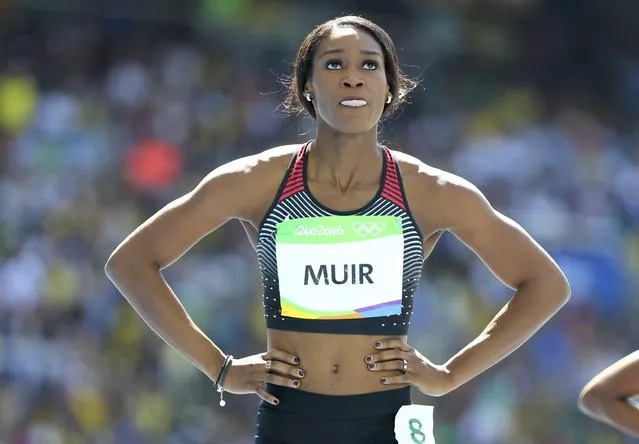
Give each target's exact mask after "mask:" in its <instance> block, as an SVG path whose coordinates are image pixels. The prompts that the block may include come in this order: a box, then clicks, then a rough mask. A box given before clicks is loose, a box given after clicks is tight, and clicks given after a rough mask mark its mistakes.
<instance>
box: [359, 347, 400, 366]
mask: <svg viewBox="0 0 639 444" xmlns="http://www.w3.org/2000/svg"><path fill="white" fill-rule="evenodd" d="M406 355H407V353H406V352H403V351H401V350H399V349H397V348H394V349H392V350H385V351H382V352H379V353H375V354H372V355H368V356H365V357H364V361H365V362H367V363H371V362H383V361H394V360H395V359H399V360H402V359H406Z"/></svg>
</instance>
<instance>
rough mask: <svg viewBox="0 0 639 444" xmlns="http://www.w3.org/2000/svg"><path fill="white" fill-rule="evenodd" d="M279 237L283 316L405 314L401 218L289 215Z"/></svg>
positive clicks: (277, 240) (358, 316) (352, 317)
mask: <svg viewBox="0 0 639 444" xmlns="http://www.w3.org/2000/svg"><path fill="white" fill-rule="evenodd" d="M275 242H276V247H277V248H276V251H277V269H278V278H279V287H280V304H281V309H282V315H283V316H288V317H294V318H302V319H357V318H370V317H378V316H387V315H395V314H400V313H401V309H402V278H403V267H404V265H403V264H404V236H403V230H402V220H401V218H399V217H394V216H328V217H314V218H305V219H296V220H285V221H283V222H281V223H279V224H278V225H277V232H276V237H275Z"/></svg>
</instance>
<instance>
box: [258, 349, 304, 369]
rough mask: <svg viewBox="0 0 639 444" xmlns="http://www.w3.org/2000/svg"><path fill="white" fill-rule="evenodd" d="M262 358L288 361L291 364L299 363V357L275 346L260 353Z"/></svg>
mask: <svg viewBox="0 0 639 444" xmlns="http://www.w3.org/2000/svg"><path fill="white" fill-rule="evenodd" d="M262 359H264V360H265V361H270V360H274V361H282V362H288V363H289V364H293V365H297V364H299V363H300V358H298V357H297V356H295V355H293V354H291V353H287V352H285V351H282V350H278V349H276V348H274V349H272V350H269V351H267V352H266V353H264V354H263V355H262Z"/></svg>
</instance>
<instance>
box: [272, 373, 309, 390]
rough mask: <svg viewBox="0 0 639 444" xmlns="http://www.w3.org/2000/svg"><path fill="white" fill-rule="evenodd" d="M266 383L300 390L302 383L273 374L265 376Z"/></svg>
mask: <svg viewBox="0 0 639 444" xmlns="http://www.w3.org/2000/svg"><path fill="white" fill-rule="evenodd" d="M264 382H268V383H269V384H274V385H279V386H282V387H292V388H299V386H300V382H299V381H298V380H297V379H291V378H286V377H284V376H279V375H274V374H273V373H267V374H266V375H265V376H264Z"/></svg>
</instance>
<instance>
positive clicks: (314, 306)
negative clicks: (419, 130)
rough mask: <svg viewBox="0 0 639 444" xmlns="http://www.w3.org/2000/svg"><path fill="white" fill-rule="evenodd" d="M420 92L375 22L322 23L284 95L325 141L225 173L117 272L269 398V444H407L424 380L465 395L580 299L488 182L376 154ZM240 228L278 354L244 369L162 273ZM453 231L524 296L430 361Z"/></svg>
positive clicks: (246, 161)
mask: <svg viewBox="0 0 639 444" xmlns="http://www.w3.org/2000/svg"><path fill="white" fill-rule="evenodd" d="M413 86H414V83H413V82H411V81H410V80H409V79H407V78H406V77H405V76H404V74H402V72H401V71H400V69H399V64H398V59H397V54H396V51H395V47H394V44H393V42H392V40H391V38H390V37H389V36H388V34H387V33H386V32H385V31H384V30H383V29H381V28H380V27H379V26H377V25H376V24H374V23H372V22H370V21H368V20H366V19H363V18H361V17H356V16H348V17H340V18H336V19H334V20H331V21H328V22H326V23H323V24H321V25H319V26H318V27H316V28H315V29H314V30H313V31H312V32H311V33H310V34H309V35H308V36H307V37H306V38H305V39H304V41H303V42H302V45H301V47H300V48H299V51H298V53H297V57H296V60H295V67H294V73H293V79H292V82H291V85H290V91H289V94H288V97H287V99H286V102H285V104H286V105H287V107H288V108H289V109H290V110H293V111H294V110H298V109H299V110H304V111H305V112H307V113H308V114H310V116H311V117H313V118H314V119H315V120H316V122H317V137H316V138H315V139H314V140H311V141H307V142H305V143H301V144H293V145H286V146H279V147H275V148H270V149H267V150H265V151H263V152H261V153H259V154H256V155H253V156H249V157H245V158H240V159H237V160H234V161H232V162H230V163H227V164H225V165H222V166H220V167H218V168H216V169H215V170H213V171H212V172H211V173H209V174H208V176H206V177H205V178H204V179H203V180H202V182H201V183H199V184H198V185H197V186H196V187H195V188H194V189H193V190H192V191H191V192H189V193H188V194H186V195H184V196H183V197H181V198H179V199H177V200H175V201H174V202H171V203H169V204H168V205H167V206H166V207H164V208H163V209H161V210H160V211H159V212H158V213H157V214H155V215H153V216H152V217H151V218H150V219H149V220H147V221H146V222H144V223H143V224H142V225H141V226H140V227H139V228H137V229H136V230H135V231H134V232H133V233H132V234H131V235H129V236H128V237H127V238H126V239H125V240H124V241H123V242H122V243H121V244H120V245H119V246H118V247H117V248H116V250H115V251H114V252H113V254H112V255H111V257H110V258H109V260H108V262H107V264H106V273H107V275H108V276H109V278H110V279H111V280H112V281H113V283H114V284H115V285H116V286H117V288H118V289H119V290H120V291H121V293H122V294H123V295H124V297H125V298H126V299H127V300H128V302H129V303H130V304H131V305H132V306H133V308H134V309H135V310H136V311H137V312H138V313H139V315H140V316H141V317H142V319H143V320H144V321H145V322H146V323H147V324H148V325H149V326H150V327H151V328H152V329H153V330H154V331H155V332H156V333H157V334H158V335H159V336H160V337H162V339H164V340H165V341H166V342H167V343H168V344H170V345H171V346H172V347H174V348H175V349H176V350H178V351H179V352H180V353H181V354H182V355H184V356H185V357H186V358H187V359H189V360H190V361H191V362H192V363H193V364H194V365H195V366H197V367H198V368H199V369H200V370H201V371H203V372H204V373H205V374H206V375H208V376H209V377H210V378H211V380H212V381H213V382H214V384H215V386H216V387H217V388H218V391H219V392H220V395H221V396H222V395H223V392H229V393H236V394H245V393H256V394H257V395H258V396H259V397H260V398H261V399H262V402H261V403H260V407H259V413H258V419H257V426H256V443H258V444H269V443H270V444H273V443H281V444H288V443H296V444H297V443H301V442H303V443H305V444H314V443H323V444H325V443H337V444H339V443H349V444H352V443H366V444H386V443H395V442H397V441H396V439H397V437H396V435H395V432H394V420H395V416H396V414H397V412H398V410H399V409H400V408H401V407H402V406H405V405H410V404H411V399H410V387H411V386H415V387H416V388H417V389H419V390H421V391H422V392H423V393H425V394H428V395H431V396H441V395H444V394H446V393H448V392H450V391H451V390H454V389H455V388H457V387H459V386H461V385H462V384H464V383H465V382H467V381H469V380H470V379H471V378H473V377H475V376H476V375H478V374H480V373H482V372H483V371H485V370H486V369H488V368H490V367H491V366H493V365H495V364H496V363H497V362H499V361H500V360H502V359H503V358H505V357H506V356H508V355H509V354H510V353H511V352H513V351H514V350H515V349H517V348H518V347H520V346H521V345H522V344H523V343H524V342H525V341H526V340H527V339H528V338H530V337H531V335H533V334H534V333H535V331H537V330H538V329H539V328H540V327H541V326H542V325H543V324H544V323H545V322H546V321H548V319H549V318H550V317H551V316H553V314H554V313H556V312H557V311H558V310H559V309H560V307H561V306H562V305H563V304H565V303H566V301H567V300H568V298H569V293H570V290H569V285H568V283H567V280H566V278H565V277H564V275H563V273H562V272H561V270H560V269H559V268H558V266H557V264H556V263H555V262H554V261H553V260H552V259H551V257H550V256H549V255H548V254H547V253H546V252H545V251H544V250H543V249H542V248H541V247H540V246H539V245H538V244H537V243H536V242H535V241H534V240H533V239H532V238H531V237H530V236H529V235H528V234H527V233H526V232H525V231H524V230H523V229H522V228H521V227H520V226H519V225H517V224H516V223H515V222H513V221H512V220H510V219H509V218H508V217H506V216H504V215H502V214H500V213H499V212H497V211H496V210H495V209H494V208H492V207H491V205H490V204H489V202H488V201H487V200H486V199H485V197H484V196H483V195H482V193H481V192H480V191H479V190H478V189H477V188H476V187H475V186H473V185H472V184H470V183H469V182H467V181H466V180H464V179H462V178H460V177H457V176H455V175H453V174H450V173H448V172H445V171H441V170H439V169H437V168H433V167H431V166H428V165H426V164H424V163H422V162H421V161H420V160H418V159H416V158H414V157H411V156H409V155H407V154H404V153H401V152H399V151H391V150H389V149H387V148H386V147H384V146H381V145H380V144H379V143H378V140H377V133H378V122H379V120H380V118H382V117H386V116H389V115H390V114H391V113H393V112H394V111H396V110H397V108H398V107H399V105H401V104H402V103H403V102H404V100H405V99H406V95H407V94H408V92H409V91H410V90H411V89H412V87H413ZM231 219H238V220H240V221H241V222H242V224H243V225H244V227H245V229H246V231H247V233H248V235H249V238H250V239H251V242H252V243H253V245H254V247H255V249H256V251H257V257H258V262H259V266H260V271H261V277H262V281H263V287H264V295H263V298H264V299H263V301H264V315H265V321H266V327H267V344H268V345H267V349H268V351H266V352H265V353H260V354H256V355H253V356H248V357H244V358H241V359H234V358H233V357H232V356H231V355H230V354H229V353H228V351H222V350H220V349H219V348H218V347H217V346H216V345H215V343H213V342H212V341H211V340H210V339H209V338H208V337H206V336H205V335H204V334H203V333H202V331H201V330H199V329H198V327H197V326H196V325H195V324H194V323H193V321H192V320H191V318H190V317H189V315H188V314H187V313H186V312H185V310H184V308H183V306H182V305H181V304H180V302H179V300H178V297H177V296H176V295H175V294H174V293H173V292H172V290H171V288H170V287H169V286H168V285H167V283H166V282H165V280H164V279H163V278H162V274H161V271H162V270H163V269H164V268H165V267H168V266H169V265H171V264H172V263H173V262H175V261H176V260H178V258H180V257H181V256H182V255H183V254H184V253H186V252H187V251H188V250H189V249H190V248H191V247H192V246H193V245H194V244H195V243H196V242H198V241H199V240H200V239H201V238H202V237H204V236H206V235H207V234H208V233H210V232H212V231H213V230H215V229H216V228H218V227H220V226H221V225H222V224H224V223H226V222H227V221H229V220H231ZM447 230H448V231H449V232H451V233H453V234H454V235H455V236H456V237H457V238H459V239H460V240H461V241H462V242H463V243H464V244H466V245H467V246H468V248H471V249H472V250H473V251H474V252H475V253H476V254H477V255H478V256H479V257H480V258H481V259H482V260H483V261H484V262H485V263H486V265H487V266H488V267H489V268H490V270H492V272H493V273H494V274H495V275H496V276H497V277H498V278H499V279H500V280H501V281H502V282H503V283H504V285H507V286H508V287H510V288H511V289H513V290H514V296H513V297H512V299H511V300H510V301H509V302H508V303H507V304H506V305H505V306H504V307H503V308H502V309H501V310H500V311H499V313H497V315H496V316H495V318H494V319H493V320H492V321H491V322H490V324H489V325H488V326H487V327H486V328H485V330H484V331H483V332H481V333H480V334H479V336H478V337H477V338H476V339H474V340H473V341H472V342H471V343H470V344H468V345H467V346H466V347H464V348H463V349H462V350H460V351H459V352H458V353H456V354H455V355H454V356H452V357H451V358H450V359H449V360H448V361H447V362H445V363H444V364H434V363H432V362H430V361H429V360H428V359H427V358H425V357H424V356H423V355H421V354H420V353H419V352H418V351H417V350H415V349H414V348H412V347H411V346H410V345H409V344H408V343H407V333H408V329H409V326H410V320H411V314H412V310H413V295H414V293H415V289H416V288H417V285H418V283H419V281H420V275H421V269H422V265H423V261H424V259H425V258H426V257H428V255H429V253H430V252H431V251H432V249H433V248H434V247H435V244H436V243H437V241H438V240H439V238H440V236H441V235H442V233H443V232H445V231H447ZM221 404H223V401H221ZM418 432H419V430H417V429H416V431H415V432H414V433H418ZM419 433H421V432H419ZM419 433H418V434H417V435H414V436H418V438H417V439H418V441H416V442H424V441H423V436H424V434H423V433H422V434H421V435H419Z"/></svg>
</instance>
